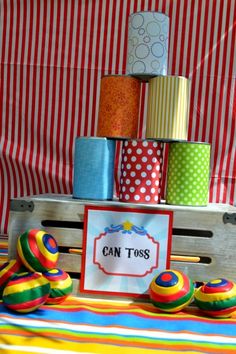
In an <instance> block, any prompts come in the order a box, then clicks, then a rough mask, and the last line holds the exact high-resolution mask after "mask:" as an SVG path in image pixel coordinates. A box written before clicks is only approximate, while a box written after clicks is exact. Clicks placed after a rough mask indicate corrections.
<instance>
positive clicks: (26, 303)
mask: <svg viewBox="0 0 236 354" xmlns="http://www.w3.org/2000/svg"><path fill="white" fill-rule="evenodd" d="M49 293H50V283H49V281H48V280H47V279H46V278H45V277H43V276H42V275H41V274H39V273H30V272H25V273H20V274H17V275H15V276H14V277H13V278H12V279H11V280H10V281H9V282H8V283H7V285H6V287H5V289H4V290H3V296H2V299H3V304H4V305H5V306H6V307H8V308H9V309H11V310H13V311H16V312H22V313H28V312H32V311H35V310H36V309H38V308H39V307H40V306H41V305H43V304H44V303H45V302H46V300H47V298H48V296H49Z"/></svg>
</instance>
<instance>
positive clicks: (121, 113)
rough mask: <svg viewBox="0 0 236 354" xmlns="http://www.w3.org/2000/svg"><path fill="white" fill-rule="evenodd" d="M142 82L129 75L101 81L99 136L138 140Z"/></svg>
mask: <svg viewBox="0 0 236 354" xmlns="http://www.w3.org/2000/svg"><path fill="white" fill-rule="evenodd" d="M140 89H141V81H140V80H139V79H136V78H134V77H132V76H128V75H106V76H103V77H102V79H101V91H100V102H99V115H98V128H97V136H99V137H109V138H118V139H119V138H120V139H122V138H124V139H125V138H136V137H137V133H138V123H139V101H140Z"/></svg>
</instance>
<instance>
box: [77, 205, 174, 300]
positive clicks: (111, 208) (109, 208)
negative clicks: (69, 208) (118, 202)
mask: <svg viewBox="0 0 236 354" xmlns="http://www.w3.org/2000/svg"><path fill="white" fill-rule="evenodd" d="M89 210H97V211H99V210H104V211H113V212H127V213H128V212H132V213H140V214H162V215H169V227H168V239H167V254H166V269H169V268H170V254H171V241H172V228H173V211H171V210H160V209H156V210H153V209H146V208H145V209H144V208H133V207H120V206H105V205H103V206H98V205H85V206H84V229H83V241H82V249H83V250H86V249H87V232H88V212H89ZM85 273H86V252H83V253H82V260H81V277H80V285H79V287H80V289H79V290H80V292H81V293H87V294H96V295H99V294H103V295H116V296H121V297H122V296H124V297H135V298H136V297H139V298H147V297H148V295H147V294H139V293H125V292H124V293H123V292H120V291H117V292H114V291H105V290H91V289H86V288H85Z"/></svg>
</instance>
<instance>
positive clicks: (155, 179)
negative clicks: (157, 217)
mask: <svg viewBox="0 0 236 354" xmlns="http://www.w3.org/2000/svg"><path fill="white" fill-rule="evenodd" d="M162 155H163V144H162V143H161V142H157V141H152V140H140V139H138V140H126V141H124V142H123V147H122V158H121V177H120V191H119V200H120V201H122V202H129V203H145V204H146V203H148V204H157V203H159V202H160V192H161V177H162Z"/></svg>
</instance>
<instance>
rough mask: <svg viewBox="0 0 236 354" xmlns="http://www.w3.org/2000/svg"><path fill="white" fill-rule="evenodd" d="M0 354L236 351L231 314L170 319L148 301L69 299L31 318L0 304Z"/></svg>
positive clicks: (190, 312) (190, 313)
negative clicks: (227, 317)
mask: <svg viewBox="0 0 236 354" xmlns="http://www.w3.org/2000/svg"><path fill="white" fill-rule="evenodd" d="M0 351H1V353H4V354H5V353H11V354H12V353H22V354H23V353H24V354H25V353H46V354H51V353H70V354H71V353H113V354H116V353H122V354H124V353H129V354H132V353H135V354H139V353H149V352H150V353H172V352H173V353H175V354H178V353H192V354H193V353H224V354H227V353H236V314H235V316H234V317H232V318H230V319H211V318H207V317H203V316H201V315H200V313H199V312H198V310H197V309H195V308H193V307H189V308H188V309H187V310H185V311H184V312H181V313H178V314H175V315H172V314H164V313H159V312H158V311H157V310H156V309H155V308H154V307H153V306H152V305H151V304H149V303H138V302H133V303H127V302H113V301H112V302H111V301H104V300H92V299H80V298H73V297H71V298H69V299H67V300H66V301H65V302H64V303H63V304H61V305H54V306H43V307H41V308H40V309H39V310H37V311H36V312H34V313H30V314H25V315H23V314H18V313H13V312H10V311H8V310H7V309H6V308H5V307H4V306H3V304H2V303H0Z"/></svg>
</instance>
